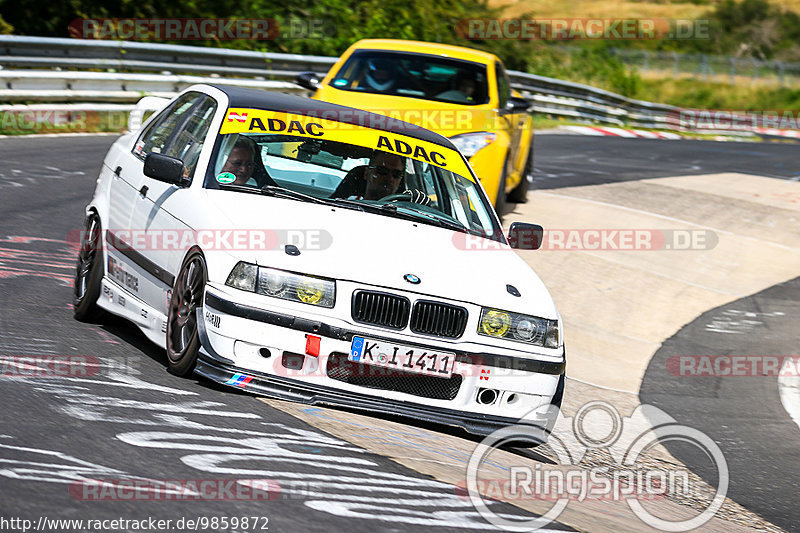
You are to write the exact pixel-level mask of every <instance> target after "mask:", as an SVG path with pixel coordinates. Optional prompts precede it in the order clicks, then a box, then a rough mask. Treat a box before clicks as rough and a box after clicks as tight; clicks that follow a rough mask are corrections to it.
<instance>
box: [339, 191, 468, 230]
mask: <svg viewBox="0 0 800 533" xmlns="http://www.w3.org/2000/svg"><path fill="white" fill-rule="evenodd" d="M335 201H336V203H342V204H345V205H348V206H353V207H355V208H360V209H361V210H362V211H371V212H373V213H378V214H381V215H386V216H390V217H395V218H402V219H404V220H412V221H414V222H423V223H428V224H431V225H434V226H439V227H440V228H447V229H451V230H453V231H460V232H462V233H469V229H468V228H467V227H466V226H464V225H462V224H460V223H458V222H452V221H450V220H446V219H442V218H438V217H436V216H433V215H430V214H428V213H423V212H422V211H416V210H411V209H406V210H403V211H400V210H399V209H398V208H397V205H395V204H391V203H389V204H380V205H378V204H367V203H362V202H360V201H358V200H347V199H344V198H337V199H336V200H335Z"/></svg>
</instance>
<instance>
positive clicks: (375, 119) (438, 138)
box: [209, 84, 458, 151]
mask: <svg viewBox="0 0 800 533" xmlns="http://www.w3.org/2000/svg"><path fill="white" fill-rule="evenodd" d="M209 85H210V86H211V87H214V88H215V89H219V90H220V91H222V92H224V93H225V94H226V95H227V96H228V101H229V104H228V107H232V108H233V107H240V108H253V109H266V110H269V111H282V112H285V113H296V114H298V115H306V116H312V117H320V116H322V114H323V113H325V115H324V118H326V119H330V120H336V121H338V122H342V123H345V124H354V125H358V126H366V127H369V128H372V129H376V130H381V131H388V132H392V133H398V134H400V135H407V136H409V137H414V138H416V139H420V140H423V141H428V142H432V143H435V144H438V145H440V146H445V147H447V148H450V149H452V150H456V151H458V149H457V148H456V147H455V146H454V145H453V143H452V142H450V140H449V139H448V138H447V137H444V136H442V135H440V134H438V133H435V132H433V131H430V130H427V129H425V128H422V127H420V126H417V125H416V124H411V123H409V122H405V121H402V120H399V119H396V118H391V117H387V116H385V115H379V114H377V113H370V112H369V111H364V110H363V109H355V108H352V107H347V106H342V105H337V104H331V103H329V102H322V101H320V100H312V99H311V98H305V97H303V96H296V95H292V94H284V93H278V92H273V91H265V90H263V89H249V88H244V87H234V86H230V85H215V84H209ZM331 116H333V117H336V118H330V117H331Z"/></svg>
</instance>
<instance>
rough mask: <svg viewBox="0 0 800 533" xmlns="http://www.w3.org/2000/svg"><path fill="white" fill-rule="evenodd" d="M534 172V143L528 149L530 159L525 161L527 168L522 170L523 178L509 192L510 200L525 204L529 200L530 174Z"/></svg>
mask: <svg viewBox="0 0 800 533" xmlns="http://www.w3.org/2000/svg"><path fill="white" fill-rule="evenodd" d="M532 173H533V143H531V148H530V150H528V160H527V161H526V162H525V170H523V171H522V179H521V180H520V181H519V183H518V184H517V186H516V187H514V189H513V190H512V191H511V192H510V193H509V194H508V201H509V202H513V203H515V204H524V203H525V202H527V201H528V190H529V189H530V185H531V182H530V181H528V176H530V175H531V174H532Z"/></svg>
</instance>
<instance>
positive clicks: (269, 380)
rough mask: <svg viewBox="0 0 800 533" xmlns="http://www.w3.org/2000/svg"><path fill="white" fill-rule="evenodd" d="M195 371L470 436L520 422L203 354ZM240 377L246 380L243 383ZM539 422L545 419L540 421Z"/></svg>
mask: <svg viewBox="0 0 800 533" xmlns="http://www.w3.org/2000/svg"><path fill="white" fill-rule="evenodd" d="M195 372H196V373H197V374H199V375H200V376H203V377H205V378H207V379H210V380H211V381H214V382H217V383H220V384H222V385H227V386H230V387H232V388H235V389H238V390H245V391H248V392H251V393H254V394H258V395H263V396H267V397H270V398H276V399H279V400H286V401H292V402H299V403H303V404H307V405H327V406H332V407H345V408H348V409H353V410H357V411H366V412H370V413H381V414H389V415H396V416H401V417H407V418H413V419H416V420H422V421H425V422H430V423H433V424H444V425H448V426H455V427H459V428H462V429H463V430H465V431H467V432H468V433H472V434H473V435H480V436H483V435H488V434H490V433H492V432H493V431H495V430H497V429H500V428H503V427H507V426H514V425H518V424H521V422H520V421H519V420H517V419H516V418H505V417H499V416H492V415H485V414H475V413H467V412H463V411H455V410H452V409H443V408H441V407H429V406H426V405H421V404H416V403H413V402H403V401H398V400H391V399H387V398H376V397H374V396H368V395H365V394H359V393H354V392H351V391H342V390H338V389H332V388H330V387H324V386H320V385H313V384H309V383H302V382H298V381H295V380H292V379H287V378H284V377H281V376H273V375H266V374H259V373H256V372H253V371H251V370H247V369H243V368H237V367H235V366H232V365H229V364H226V363H223V362H221V361H217V360H216V359H214V358H213V357H210V356H208V355H206V354H203V353H201V354H200V357H199V358H198V360H197V367H196V368H195ZM237 374H239V375H240V376H238V379H234V376H235V375H237ZM243 378H245V379H246V382H245V381H244V379H243ZM563 380H564V377H563V375H562V377H561V381H563ZM559 386H560V387H561V386H562V385H561V382H559ZM542 423H545V422H544V421H543V422H542ZM525 426H526V427H529V428H531V429H533V430H534V432H535V430H536V428H537V427H538V426H534V425H531V424H529V423H528V424H525ZM548 426H550V424H548Z"/></svg>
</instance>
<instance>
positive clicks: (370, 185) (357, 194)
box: [331, 150, 431, 205]
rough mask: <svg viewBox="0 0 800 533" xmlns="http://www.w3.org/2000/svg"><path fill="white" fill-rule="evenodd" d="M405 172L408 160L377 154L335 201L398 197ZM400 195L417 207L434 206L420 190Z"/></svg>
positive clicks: (353, 172)
mask: <svg viewBox="0 0 800 533" xmlns="http://www.w3.org/2000/svg"><path fill="white" fill-rule="evenodd" d="M405 168H406V158H405V157H403V156H400V155H397V154H390V153H388V152H382V151H380V150H375V151H374V152H373V153H372V157H370V160H369V165H366V166H361V167H356V168H354V169H352V170H351V171H350V172H349V173H348V175H347V176H346V177H345V179H344V180H343V182H342V184H341V185H340V187H339V188H338V189H337V190H336V192H335V193H334V194H333V195H332V196H331V197H332V198H341V197H343V196H346V197H347V198H348V199H349V200H380V199H381V198H385V197H387V196H392V195H396V194H398V192H397V190H398V189H399V188H400V185H401V184H402V183H403V176H405ZM399 194H402V195H405V196H408V201H409V202H413V203H415V204H422V205H429V204H430V203H431V200H430V198H428V195H427V194H425V193H424V192H422V191H420V190H417V189H407V190H405V191H402V192H401V193H399Z"/></svg>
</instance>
